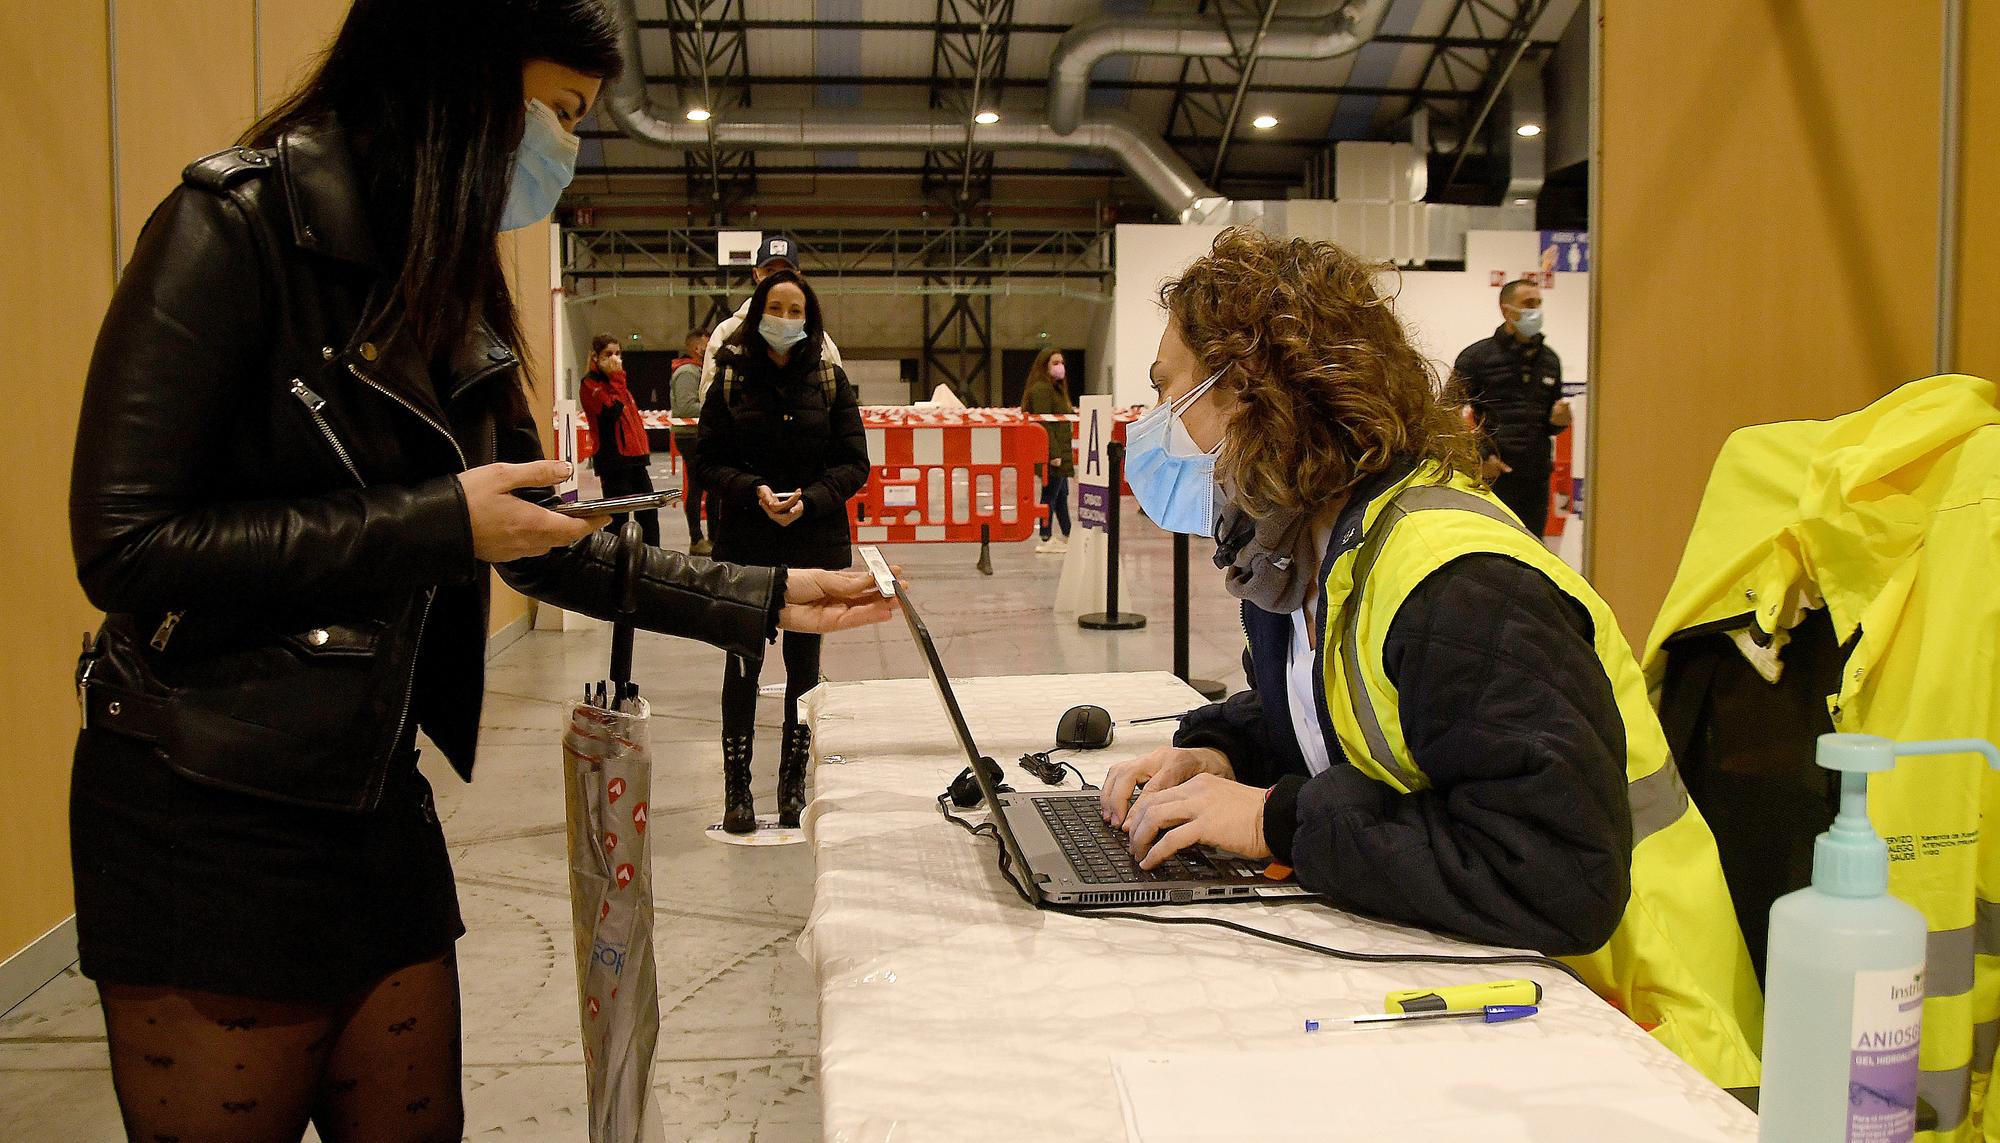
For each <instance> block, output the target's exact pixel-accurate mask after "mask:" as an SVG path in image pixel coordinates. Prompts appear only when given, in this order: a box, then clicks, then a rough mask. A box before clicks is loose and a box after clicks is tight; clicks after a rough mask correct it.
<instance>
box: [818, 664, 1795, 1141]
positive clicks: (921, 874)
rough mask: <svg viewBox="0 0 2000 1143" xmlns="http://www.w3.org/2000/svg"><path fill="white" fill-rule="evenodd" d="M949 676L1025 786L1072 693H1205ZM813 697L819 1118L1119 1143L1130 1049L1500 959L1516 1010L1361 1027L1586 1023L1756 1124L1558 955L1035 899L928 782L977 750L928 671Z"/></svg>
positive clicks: (1216, 911)
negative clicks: (1214, 922)
mask: <svg viewBox="0 0 2000 1143" xmlns="http://www.w3.org/2000/svg"><path fill="white" fill-rule="evenodd" d="M947 650H948V649H947ZM955 689H956V692H957V694H958V697H959V701H960V703H961V704H962V706H963V707H964V709H965V712H966V717H967V720H968V722H969V723H970V724H971V729H972V733H973V736H974V738H975V740H976V741H977V742H978V744H979V747H980V749H981V751H982V752H983V753H985V754H987V755H990V756H991V757H993V758H995V759H996V760H998V761H999V762H1000V763H1001V765H1002V767H1003V768H1004V769H1005V770H1006V773H1007V780H1008V781H1009V783H1011V784H1012V785H1014V786H1015V788H1017V789H1022V790H1035V789H1041V788H1043V787H1042V786H1041V785H1040V783H1039V782H1037V781H1036V780H1035V779H1034V778H1032V777H1030V776H1029V775H1027V774H1026V773H1025V772H1024V771H1022V770H1021V769H1020V767H1019V766H1017V765H1016V764H1015V762H1014V759H1015V758H1017V757H1018V756H1019V755H1020V754H1022V753H1023V752H1026V751H1029V750H1043V749H1048V748H1049V747H1050V746H1052V745H1053V742H1054V734H1055V724H1056V719H1057V716H1058V715H1060V714H1061V712H1062V711H1063V710H1064V709H1066V708H1067V707H1069V706H1070V705H1072V704H1075V703H1080V702H1094V703H1097V704H1098V705H1101V706H1104V707H1105V708H1106V709H1108V710H1109V711H1110V712H1111V714H1112V716H1113V717H1114V718H1116V719H1120V720H1124V719H1131V718H1142V717H1145V716H1146V715H1151V714H1163V713H1168V712H1172V711H1176V710H1180V709H1184V708H1185V707H1187V706H1190V705H1193V704H1194V703H1197V702H1199V701H1200V698H1199V696H1198V695H1196V694H1195V693H1194V692H1193V691H1192V690H1190V689H1188V688H1186V687H1184V686H1183V685H1182V684H1181V683H1179V682H1178V681H1177V680H1175V679H1174V678H1173V677H1172V676H1171V675H1168V674H1164V673H1156V674H1111V675H1039V676H1024V677H1018V678H981V679H967V680H964V681H962V682H960V683H958V684H956V687H955ZM808 709H809V711H810V716H811V720H812V723H813V726H814V730H815V735H814V739H815V742H814V745H815V749H816V752H817V753H818V754H819V755H820V757H821V759H822V763H821V765H819V766H818V767H817V769H816V771H815V782H816V787H817V796H816V798H815V800H814V802H813V804H812V806H811V808H810V810H809V811H808V816H807V829H808V836H809V838H810V841H811V845H812V848H813V854H814V860H815V863H816V869H817V872H816V884H815V892H814V900H813V912H812V920H811V922H810V924H809V925H808V927H807V930H806V934H805V938H804V940H803V941H802V942H801V951H802V952H803V953H804V954H805V955H806V956H807V957H808V959H810V960H811V962H812V963H813V964H814V966H815V967H816V969H817V972H818V977H819V988H820V1011H819V1016H820V1075H819V1080H820V1091H821V1101H822V1110H823V1114H824V1119H823V1123H824V1133H825V1138H826V1139H828V1140H838V1141H840V1143H864V1141H869V1143H883V1141H889V1140H894V1141H895V1143H905V1141H910V1140H954V1141H958V1140H975V1139H995V1140H1001V1139H1004V1140H1104V1141H1107V1143H1116V1141H1120V1140H1123V1139H1125V1137H1126V1136H1125V1127H1124V1121H1123V1118H1122V1116H1121V1111H1120V1103H1119V1097H1118V1094H1117V1089H1116V1085H1115V1081H1114V1074H1113V1064H1112V1061H1113V1059H1114V1057H1116V1056H1119V1055H1124V1054H1127V1053H1132V1052H1149V1051H1156V1050H1173V1051H1185V1052H1187V1053H1196V1052H1207V1051H1216V1050H1222V1051H1229V1050H1240V1051H1272V1050H1282V1051H1306V1050H1314V1047H1315V1046H1316V1045H1318V1044H1323V1043H1326V1042H1327V1041H1326V1040H1325V1039H1324V1038H1323V1037H1308V1036H1306V1035H1305V1034H1304V1033H1303V1031H1302V1021H1303V1019H1304V1018H1305V1017H1307V1016H1313V1017H1327V1016H1343V1015H1353V1014H1359V1013H1363V1012H1375V1011H1380V1010H1381V1005H1382V996H1383V994H1384V993H1385V992H1388V991H1390V990H1392V989H1397V988H1412V987H1437V986H1443V985H1447V984H1462V983H1470V982H1473V981H1479V980H1492V979H1503V978H1509V977H1532V978H1534V979H1537V980H1539V981H1540V982H1541V983H1542V986H1543V988H1544V990H1545V997H1544V1006H1543V1009H1542V1013H1541V1014H1540V1015H1539V1016H1537V1017H1535V1018H1533V1019H1531V1020H1527V1021H1522V1022H1518V1023H1515V1024H1509V1025H1506V1026H1504V1028H1503V1027H1494V1028H1483V1027H1479V1026H1476V1025H1458V1024H1452V1023H1446V1024H1443V1025H1436V1024H1431V1025H1414V1026H1405V1027H1401V1028H1396V1029H1393V1030H1380V1031H1376V1030H1370V1031H1369V1032H1367V1033H1365V1034H1367V1035H1381V1036H1387V1037H1391V1038H1393V1041H1392V1042H1394V1043H1396V1044H1398V1045H1405V1044H1412V1043H1426V1042H1440V1043H1442V1042H1449V1041H1451V1040H1454V1039H1460V1038H1463V1037H1465V1036H1468V1035H1481V1034H1486V1035H1492V1034H1498V1033H1505V1034H1508V1035H1515V1036H1529V1037H1574V1036H1577V1035H1584V1036H1588V1037H1590V1038H1591V1039H1592V1040H1593V1041H1594V1042H1600V1043H1601V1044H1602V1049H1603V1051H1605V1052H1609V1053H1620V1054H1623V1055H1625V1056H1628V1057H1630V1058H1632V1059H1634V1060H1636V1061H1638V1062H1640V1063H1641V1064H1642V1065H1643V1067H1644V1068H1645V1070H1646V1072H1647V1073H1648V1074H1649V1075H1650V1076H1652V1077H1655V1078H1656V1079H1657V1082H1658V1085H1659V1088H1660V1091H1661V1093H1663V1094H1666V1095H1670V1096H1674V1095H1677V1096H1679V1097H1681V1098H1682V1099H1684V1106H1685V1116H1684V1118H1683V1117H1681V1116H1680V1114H1679V1111H1678V1109H1677V1110H1676V1112H1675V1113H1674V1114H1675V1118H1676V1120H1677V1121H1676V1123H1675V1125H1674V1126H1676V1127H1677V1128H1678V1129H1680V1130H1681V1131H1683V1132H1684V1133H1685V1138H1686V1139H1688V1140H1707V1139H1718V1140H1735V1139H1741V1140H1749V1139H1754V1138H1755V1136H1756V1121H1755V1118H1754V1117H1753V1116H1752V1115H1751V1114H1750V1113H1749V1112H1748V1111H1746V1110H1745V1109H1744V1108H1743V1107H1742V1106H1741V1105H1740V1104H1738V1103H1737V1102H1736V1101H1735V1100H1733V1099H1732V1098H1730V1097H1729V1096H1728V1095H1727V1094H1726V1093H1724V1092H1722V1091H1721V1090H1720V1089H1718V1088H1716V1087H1715V1086H1714V1085H1712V1084H1710V1083H1709V1082H1708V1081H1707V1080H1706V1079H1704V1078H1703V1077H1702V1076H1701V1075H1700V1074H1699V1073H1698V1072H1696V1071H1695V1070H1694V1069H1692V1068H1690V1067H1688V1066H1687V1065H1686V1064H1684V1063H1682V1062H1681V1061H1680V1060H1679V1059H1678V1058H1677V1057H1675V1056H1674V1055H1673V1054H1672V1053H1671V1052H1668V1051H1667V1050H1666V1049H1665V1048H1662V1047H1660V1046H1659V1045H1658V1044H1657V1043H1655V1042H1654V1041H1653V1040H1652V1039H1651V1038H1650V1037H1648V1036H1647V1035H1645V1033H1643V1032H1642V1031H1640V1030H1639V1029H1638V1028H1637V1027H1636V1026H1634V1025H1633V1024H1631V1023H1630V1022H1629V1021H1627V1020H1626V1019H1625V1018H1624V1017H1623V1016H1621V1015H1619V1014H1618V1013H1617V1012H1616V1011H1615V1010H1614V1009H1612V1008H1611V1007H1610V1006H1608V1005H1606V1004H1605V1003H1603V1002H1602V1001H1600V1000H1599V999H1597V997H1595V996H1594V995H1592V994H1591V993H1590V992H1589V991H1588V990H1586V989H1584V988H1583V987H1581V986H1580V985H1578V984H1576V983H1575V982H1573V981H1571V980H1570V979H1568V978H1567V977H1565V976H1562V975H1561V974H1558V973H1554V972H1549V971H1544V970H1541V969H1533V968H1523V967H1519V966H1513V967H1497V968H1480V967H1451V966H1424V965H1386V966H1377V965H1355V964H1349V963H1345V962H1341V961H1337V960H1333V959H1331V958H1327V957H1323V956H1319V955H1316V954H1312V953H1306V952H1300V951H1295V950H1290V949H1286V948H1282V947H1280V946H1276V945H1273V944H1270V943H1268V942H1265V941H1259V940H1255V939H1252V938H1249V937H1245V936H1242V935H1240V934H1236V933H1231V932H1228V931H1225V930H1221V929H1211V928H1208V927H1201V926H1188V927H1174V928H1167V927H1163V926H1160V925H1150V924H1144V923H1140V922H1137V921H1128V920H1116V919H1104V918H1090V917H1078V916H1070V915H1064V914H1059V913H1053V912H1044V911H1040V910H1037V909H1033V908H1031V907H1029V906H1028V905H1027V904H1026V903H1024V902H1023V901H1022V900H1021V899H1020V898H1019V896H1017V895H1016V894H1015V892H1014V890H1013V889H1012V888H1011V887H1009V886H1008V885H1007V883H1006V882H1005V881H1003V880H1002V879H1001V877H1000V873H999V870H998V868H997V866H996V864H995V853H996V843H995V842H994V841H992V840H991V839H988V838H984V837H979V838H975V837H971V836H969V835H967V834H966V833H965V831H963V830H961V829H959V828H958V827H957V826H954V825H952V824H951V823H950V822H947V821H945V820H944V819H943V818H942V817H941V816H940V815H939V813H938V809H937V805H936V797H937V795H938V793H939V792H940V791H942V790H943V789H944V787H945V785H946V784H947V783H948V782H949V781H950V780H951V779H952V777H953V776H954V775H956V774H957V773H958V772H959V770H960V769H961V768H962V766H963V764H964V759H963V756H962V755H961V753H960V751H959V749H958V747H957V744H956V742H955V741H954V739H953V737H952V734H951V730H950V727H949V725H948V723H947V722H946V721H945V718H944V714H943V711H942V710H941V708H940V707H939V705H938V702H937V700H936V698H935V696H934V695H933V693H932V690H931V687H930V684H929V682H928V681H926V680H923V679H892V680H884V681H878V682H866V683H834V684H828V685H826V686H823V687H821V688H820V689H819V690H818V691H815V692H814V694H813V695H812V696H811V697H810V699H809V700H808ZM1172 727H1173V724H1172V723H1158V724H1154V725H1151V726H1140V727H1125V726H1120V727H1119V728H1118V731H1117V738H1116V741H1115V742H1114V743H1113V744H1112V746H1111V747H1110V748H1109V749H1105V750H1099V751H1093V752H1089V753H1085V754H1079V755H1068V756H1067V757H1069V758H1070V759H1071V760H1072V761H1074V762H1075V764H1076V765H1077V767H1078V768H1079V769H1081V770H1082V771H1083V772H1084V773H1085V774H1088V775H1089V776H1090V777H1091V779H1092V780H1093V781H1095V780H1097V779H1098V778H1100V777H1101V776H1102V774H1103V772H1104V770H1105V769H1106V768H1107V767H1108V766H1109V765H1110V764H1111V763H1112V762H1115V761H1117V760H1119V759H1122V758H1127V757H1131V756H1134V755H1137V754H1141V753H1144V752H1145V751H1147V750H1150V749H1152V748H1153V747H1155V746H1159V745H1163V744H1165V743H1166V742H1167V741H1168V740H1169V738H1170V737H1171V734H1172ZM830 755H831V756H837V757H838V758H839V761H837V762H836V761H835V760H834V759H833V758H831V757H828V756H830ZM1171 908H1172V909H1173V910H1174V911H1177V912H1179V913H1182V914H1186V913H1188V912H1189V911H1190V910H1192V911H1195V912H1199V913H1206V914H1210V915H1214V916H1219V917H1226V918H1228V919H1230V920H1234V921H1237V922H1240V923H1245V924H1251V925H1255V926H1257V927H1259V928H1263V929H1267V930H1270V931H1273V932H1279V933H1284V934H1287V935H1290V936H1294V937H1298V938H1301V939H1305V940H1311V941H1313V942H1315V943H1318V944H1324V945H1331V946H1334V947H1338V948H1343V949H1351V950H1355V951H1362V952H1395V951H1408V952H1453V953H1469V954H1479V953H1483V952H1496V951H1500V950H1491V949H1484V948H1479V947H1476V946H1467V945H1462V944H1458V943H1455V942H1452V941H1450V940H1447V939H1443V938H1440V937H1436V936H1433V935H1431V934H1428V933H1424V932H1420V931H1416V930H1411V929H1404V928H1399V927H1395V926H1391V925H1384V924H1380V923H1376V922H1372V921H1367V920H1363V919H1360V918H1357V917H1353V916H1349V915H1347V914H1344V913H1341V912H1338V911H1336V910H1333V909H1331V908H1328V907H1325V906H1321V905H1317V904H1310V905H1302V904H1292V905H1283V906H1264V905H1219V906H1173V907H1171ZM1355 1034H1358V1033H1348V1035H1355ZM1385 1042H1390V1041H1385ZM1426 1079H1427V1077H1424V1076H1413V1077H1411V1081H1410V1082H1411V1085H1412V1087H1411V1093H1410V1094H1411V1098H1413V1099H1421V1098H1422V1093H1423V1088H1424V1084H1425V1082H1426ZM1338 1080H1339V1077H1338V1075H1337V1074H1333V1075H1329V1076H1328V1077H1327V1085H1328V1086H1327V1091H1326V1099H1327V1102H1328V1109H1329V1111H1328V1115H1329V1123H1330V1124H1331V1123H1334V1122H1337V1121H1338V1107H1339V1101H1340V1098H1341V1096H1340V1092H1339V1090H1338ZM1244 1099H1245V1125H1246V1130H1245V1132H1244V1138H1253V1137H1255V1136H1256V1131H1255V1129H1254V1124H1255V1122H1256V1118H1255V1101H1256V1096H1255V1095H1254V1094H1246V1095H1245V1097H1244ZM1329 1137H1337V1136H1333V1135H1331V1134H1330V1135H1329ZM1586 1137H1588V1136H1586ZM1679 1137H1680V1136H1676V1138H1679Z"/></svg>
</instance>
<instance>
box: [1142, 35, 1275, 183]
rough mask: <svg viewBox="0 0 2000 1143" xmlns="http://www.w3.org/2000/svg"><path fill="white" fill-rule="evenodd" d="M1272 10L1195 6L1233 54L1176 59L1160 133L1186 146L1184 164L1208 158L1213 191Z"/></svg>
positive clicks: (1173, 141) (1209, 181)
mask: <svg viewBox="0 0 2000 1143" xmlns="http://www.w3.org/2000/svg"><path fill="white" fill-rule="evenodd" d="M1277 11H1278V0H1201V3H1200V4H1199V5H1198V6H1197V8H1196V14H1197V15H1206V14H1208V13H1210V12H1213V13H1214V14H1215V17H1216V19H1217V20H1219V21H1220V22H1221V24H1222V31H1223V34H1224V35H1226V36H1228V37H1229V44H1230V47H1231V48H1232V49H1233V50H1232V51H1231V53H1230V54H1229V55H1227V56H1188V57H1185V58H1183V59H1182V60H1181V71H1180V78H1179V79H1178V80H1176V81H1175V83H1174V84H1173V90H1174V100H1173V105H1172V106H1171V107H1170V108H1168V110H1167V130H1166V135H1167V140H1168V142H1169V143H1170V144H1175V145H1180V146H1186V147H1188V151H1187V152H1185V153H1186V154H1187V155H1188V159H1189V161H1190V162H1193V163H1196V164H1199V163H1200V161H1201V160H1202V159H1203V158H1204V157H1207V158H1209V175H1208V184H1209V185H1210V186H1212V187H1215V188H1216V189H1217V190H1220V189H1222V175H1223V164H1224V162H1225V161H1226V160H1227V159H1228V157H1229V137H1230V136H1231V135H1233V134H1234V133H1235V131H1236V121H1237V119H1238V117H1239V116H1240V115H1241V114H1242V111H1243V97H1244V95H1245V93H1246V92H1248V91H1249V90H1250V89H1251V79H1252V77H1253V76H1254V75H1255V74H1256V71H1257V54H1258V51H1259V49H1260V47H1261V46H1262V44H1263V40H1264V32H1265V30H1266V29H1268V28H1269V27H1270V26H1271V17H1272V16H1275V15H1276V14H1277ZM1211 149H1212V151H1213V154H1212V155H1209V154H1208V152H1209V151H1210V150H1211Z"/></svg>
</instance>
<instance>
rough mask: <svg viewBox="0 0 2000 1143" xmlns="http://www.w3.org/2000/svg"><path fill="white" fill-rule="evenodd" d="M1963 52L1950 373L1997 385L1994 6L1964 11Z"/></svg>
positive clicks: (1997, 30)
mask: <svg viewBox="0 0 2000 1143" xmlns="http://www.w3.org/2000/svg"><path fill="white" fill-rule="evenodd" d="M1964 49H1965V55H1964V62H1963V64H1962V66H1963V68H1964V75H1965V93H1964V94H1965V99H1964V103H1963V104H1962V105H1961V106H1962V108H1963V115H1964V126H1963V133H1964V140H1963V142H1962V143H1961V144H1960V151H1959V158H1960V168H1959V169H1960V174H1959V179H1960V183H1959V196H1960V197H1959V221H1958V235H1959V246H1958V357H1957V368H1958V370H1959V371H1960V372H1961V373H1976V374H1978V375H1979V376H1981V377H1991V378H1993V379H1994V380H2000V321H1996V320H1994V315H1995V314H2000V4H1995V3H1992V2H1991V0H1971V2H1969V3H1967V4H1966V6H1965V43H1964Z"/></svg>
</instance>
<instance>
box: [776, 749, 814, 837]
mask: <svg viewBox="0 0 2000 1143" xmlns="http://www.w3.org/2000/svg"><path fill="white" fill-rule="evenodd" d="M811 761H812V730H811V729H810V728H808V727H806V726H803V725H799V724H796V723H795V724H793V725H791V726H787V727H786V728H785V752H784V754H783V756H782V757H781V759H780V761H779V762H778V824H779V825H781V826H783V827H785V828H786V829H797V828H798V826H799V815H800V814H801V813H803V812H805V808H806V764H807V763H809V762H811Z"/></svg>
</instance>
